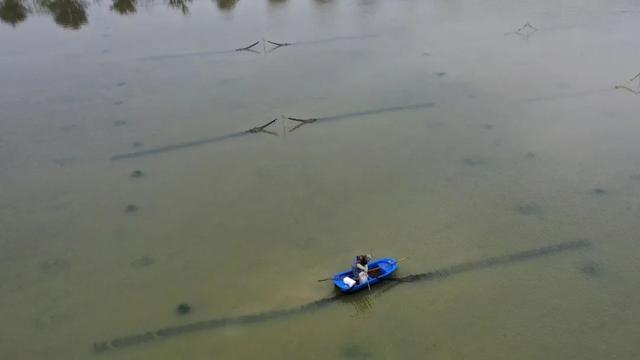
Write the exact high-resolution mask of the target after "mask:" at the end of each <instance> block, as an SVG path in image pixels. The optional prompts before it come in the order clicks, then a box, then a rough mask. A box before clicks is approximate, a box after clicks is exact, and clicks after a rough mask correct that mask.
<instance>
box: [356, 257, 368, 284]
mask: <svg viewBox="0 0 640 360" xmlns="http://www.w3.org/2000/svg"><path fill="white" fill-rule="evenodd" d="M371 260H372V257H371V255H358V256H356V259H355V260H354V261H353V263H352V264H351V270H352V272H353V278H354V279H357V280H358V283H360V284H363V283H365V282H366V281H367V280H369V263H370V262H371Z"/></svg>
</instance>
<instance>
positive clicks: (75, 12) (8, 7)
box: [0, 0, 287, 30]
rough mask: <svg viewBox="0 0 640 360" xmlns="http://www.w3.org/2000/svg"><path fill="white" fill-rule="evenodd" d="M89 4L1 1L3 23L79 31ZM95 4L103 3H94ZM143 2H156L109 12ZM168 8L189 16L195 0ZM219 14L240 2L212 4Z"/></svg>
mask: <svg viewBox="0 0 640 360" xmlns="http://www.w3.org/2000/svg"><path fill="white" fill-rule="evenodd" d="M89 1H90V0H0V22H2V23H5V24H9V25H11V26H14V27H15V26H16V25H18V24H20V23H21V22H23V21H25V20H26V19H27V17H29V16H30V15H33V14H48V15H51V16H53V19H54V21H55V22H56V24H58V25H60V26H61V27H63V28H65V29H72V30H78V29H80V28H81V27H82V26H84V25H86V24H87V23H88V21H89V19H88V16H87V9H88V8H89V5H90V2H89ZM93 1H94V2H95V3H96V4H99V3H100V0H93ZM140 1H148V2H154V1H157V0H111V2H112V3H111V5H110V6H109V9H110V10H111V11H113V12H114V13H116V14H119V15H132V14H135V13H136V12H138V6H139V4H140ZM162 1H163V2H164V3H165V4H167V6H168V7H170V8H172V9H176V10H179V11H180V12H182V13H183V14H184V15H189V11H190V10H189V6H190V5H191V3H192V2H193V0H162ZM212 1H213V2H214V3H215V4H216V6H217V7H218V10H221V11H232V10H233V9H234V8H235V7H236V5H237V4H238V2H239V1H240V0H212ZM267 2H268V3H269V4H270V5H276V4H285V3H286V2H287V0H267Z"/></svg>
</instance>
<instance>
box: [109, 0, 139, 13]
mask: <svg viewBox="0 0 640 360" xmlns="http://www.w3.org/2000/svg"><path fill="white" fill-rule="evenodd" d="M137 5H138V4H136V0H113V4H112V5H111V7H109V9H111V11H115V12H117V13H118V14H120V15H129V14H135V12H136V11H138V8H137V7H136V6H137Z"/></svg>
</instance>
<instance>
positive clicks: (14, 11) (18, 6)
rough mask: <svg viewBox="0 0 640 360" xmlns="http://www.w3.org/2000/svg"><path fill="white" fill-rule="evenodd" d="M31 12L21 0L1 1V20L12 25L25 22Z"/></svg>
mask: <svg viewBox="0 0 640 360" xmlns="http://www.w3.org/2000/svg"><path fill="white" fill-rule="evenodd" d="M29 12H30V10H29V8H27V7H26V6H25V5H24V3H23V2H22V1H21V0H2V1H0V21H2V22H4V23H7V24H9V25H11V26H16V25H17V24H19V23H21V22H23V21H24V20H25V19H26V18H27V14H28V13H29Z"/></svg>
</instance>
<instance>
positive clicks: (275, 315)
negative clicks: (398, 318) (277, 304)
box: [93, 240, 591, 352]
mask: <svg viewBox="0 0 640 360" xmlns="http://www.w3.org/2000/svg"><path fill="white" fill-rule="evenodd" d="M589 246H591V242H589V241H587V240H576V241H568V242H563V243H559V244H555V245H550V246H545V247H541V248H537V249H530V250H526V251H521V252H516V253H511V254H507V255H502V256H496V257H491V258H486V259H480V260H474V261H469V262H465V263H461V264H458V265H453V266H450V267H446V268H441V269H436V270H432V271H429V272H425V273H418V274H411V275H407V276H404V277H401V278H394V279H389V281H385V282H384V283H382V284H380V285H378V286H375V287H373V288H372V289H371V290H372V293H377V294H382V293H385V292H387V291H389V290H391V289H393V288H395V287H396V286H399V285H406V284H418V283H422V282H429V281H435V280H445V279H447V278H450V277H452V276H455V275H459V274H463V273H468V272H472V271H479V270H483V269H488V268H496V267H500V266H506V265H512V264H516V263H520V262H524V261H529V260H534V259H538V258H542V257H545V256H550V255H556V254H560V253H564V252H568V251H576V250H579V249H584V248H587V247H589ZM358 296H360V297H363V296H368V294H364V295H363V294H362V293H360V294H353V295H341V294H336V295H333V296H329V297H326V298H323V299H319V300H316V301H312V302H309V303H307V304H303V305H300V306H297V307H292V308H289V309H281V310H272V311H265V312H261V313H255V314H248V315H242V316H236V317H227V318H218V319H211V320H203V321H197V322H192V323H189V324H185V325H178V326H170V327H166V328H163V329H158V330H152V331H147V332H143V333H140V334H137V335H131V336H125V337H120V338H116V339H113V340H110V341H101V342H97V343H94V344H93V349H94V351H96V352H105V351H109V350H115V349H123V348H128V347H132V346H138V345H142V344H145V343H149V342H152V341H156V340H162V339H167V338H172V337H176V336H179V335H186V334H190V333H195V332H200V331H205V330H215V329H219V328H224V327H227V326H231V325H236V326H238V325H252V324H259V323H264V322H267V321H272V320H282V319H287V318H290V317H292V316H296V315H300V314H304V313H309V312H313V311H318V310H320V309H323V308H325V307H328V306H329V305H331V304H334V303H336V302H347V303H352V302H353V301H356V302H357V301H358V299H357V298H355V300H353V299H354V298H353V297H358Z"/></svg>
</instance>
